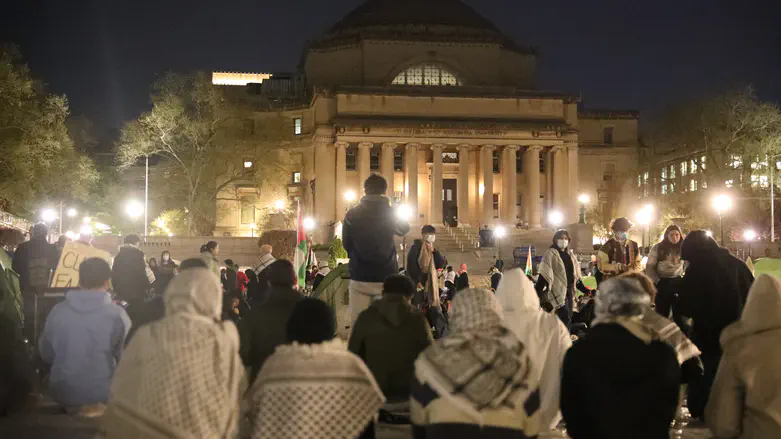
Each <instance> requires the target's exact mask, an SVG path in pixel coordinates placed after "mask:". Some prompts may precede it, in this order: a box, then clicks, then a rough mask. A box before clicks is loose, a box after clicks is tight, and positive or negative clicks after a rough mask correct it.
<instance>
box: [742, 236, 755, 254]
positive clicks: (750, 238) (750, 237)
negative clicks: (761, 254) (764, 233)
mask: <svg viewBox="0 0 781 439" xmlns="http://www.w3.org/2000/svg"><path fill="white" fill-rule="evenodd" d="M756 238H757V232H755V231H754V230H753V229H747V230H745V231H744V232H743V239H745V240H746V241H748V257H751V242H752V241H753V240H754V239H756Z"/></svg>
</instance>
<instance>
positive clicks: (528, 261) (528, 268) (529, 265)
mask: <svg viewBox="0 0 781 439" xmlns="http://www.w3.org/2000/svg"><path fill="white" fill-rule="evenodd" d="M526 275H527V276H531V275H532V246H529V254H528V256H526Z"/></svg>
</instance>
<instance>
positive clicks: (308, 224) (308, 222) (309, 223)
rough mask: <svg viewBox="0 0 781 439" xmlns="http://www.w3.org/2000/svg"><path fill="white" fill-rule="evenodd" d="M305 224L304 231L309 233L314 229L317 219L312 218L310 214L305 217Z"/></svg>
mask: <svg viewBox="0 0 781 439" xmlns="http://www.w3.org/2000/svg"><path fill="white" fill-rule="evenodd" d="M303 226H304V231H305V232H307V233H309V232H311V231H312V230H314V229H315V220H314V218H312V217H310V216H308V217H306V218H304V223H303Z"/></svg>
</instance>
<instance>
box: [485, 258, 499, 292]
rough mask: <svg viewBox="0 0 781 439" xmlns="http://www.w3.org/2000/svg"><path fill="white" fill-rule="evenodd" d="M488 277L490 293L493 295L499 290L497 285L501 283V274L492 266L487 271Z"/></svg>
mask: <svg viewBox="0 0 781 439" xmlns="http://www.w3.org/2000/svg"><path fill="white" fill-rule="evenodd" d="M488 276H490V277H491V292H494V293H495V292H496V289H497V288H499V283H500V282H502V272H501V271H499V268H498V267H497V266H495V265H494V266H493V267H491V269H490V270H488Z"/></svg>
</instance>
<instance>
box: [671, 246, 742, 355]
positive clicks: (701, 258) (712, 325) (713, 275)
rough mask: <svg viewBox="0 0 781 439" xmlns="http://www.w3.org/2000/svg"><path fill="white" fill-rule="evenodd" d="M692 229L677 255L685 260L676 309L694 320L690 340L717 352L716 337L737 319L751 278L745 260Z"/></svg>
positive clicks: (717, 342)
mask: <svg viewBox="0 0 781 439" xmlns="http://www.w3.org/2000/svg"><path fill="white" fill-rule="evenodd" d="M699 235H700V232H699V231H697V232H692V233H690V234H689V236H687V237H686V240H684V243H683V246H682V248H681V257H682V258H683V259H684V260H687V261H689V267H688V268H687V269H686V275H685V276H684V277H683V286H682V288H681V292H680V295H679V297H678V303H677V307H678V311H679V312H680V313H681V314H683V315H684V316H687V317H691V318H692V319H693V320H694V327H693V330H692V341H693V342H694V343H695V344H696V345H697V347H699V348H700V350H701V351H703V352H713V353H718V354H720V353H721V345H720V344H719V337H720V336H721V331H722V330H723V329H724V328H725V327H727V325H729V324H730V323H733V322H735V321H737V320H738V319H739V318H740V314H741V312H742V311H743V306H744V305H745V304H746V299H747V298H748V291H749V289H750V288H751V284H752V283H753V282H754V275H753V274H751V270H749V269H748V267H747V266H746V264H745V263H744V262H743V261H741V260H740V259H738V258H736V257H734V256H732V255H731V254H730V253H729V251H728V250H727V249H725V248H721V247H719V246H718V244H716V241H714V240H713V239H712V238H709V237H707V236H704V232H703V234H702V235H703V236H699Z"/></svg>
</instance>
